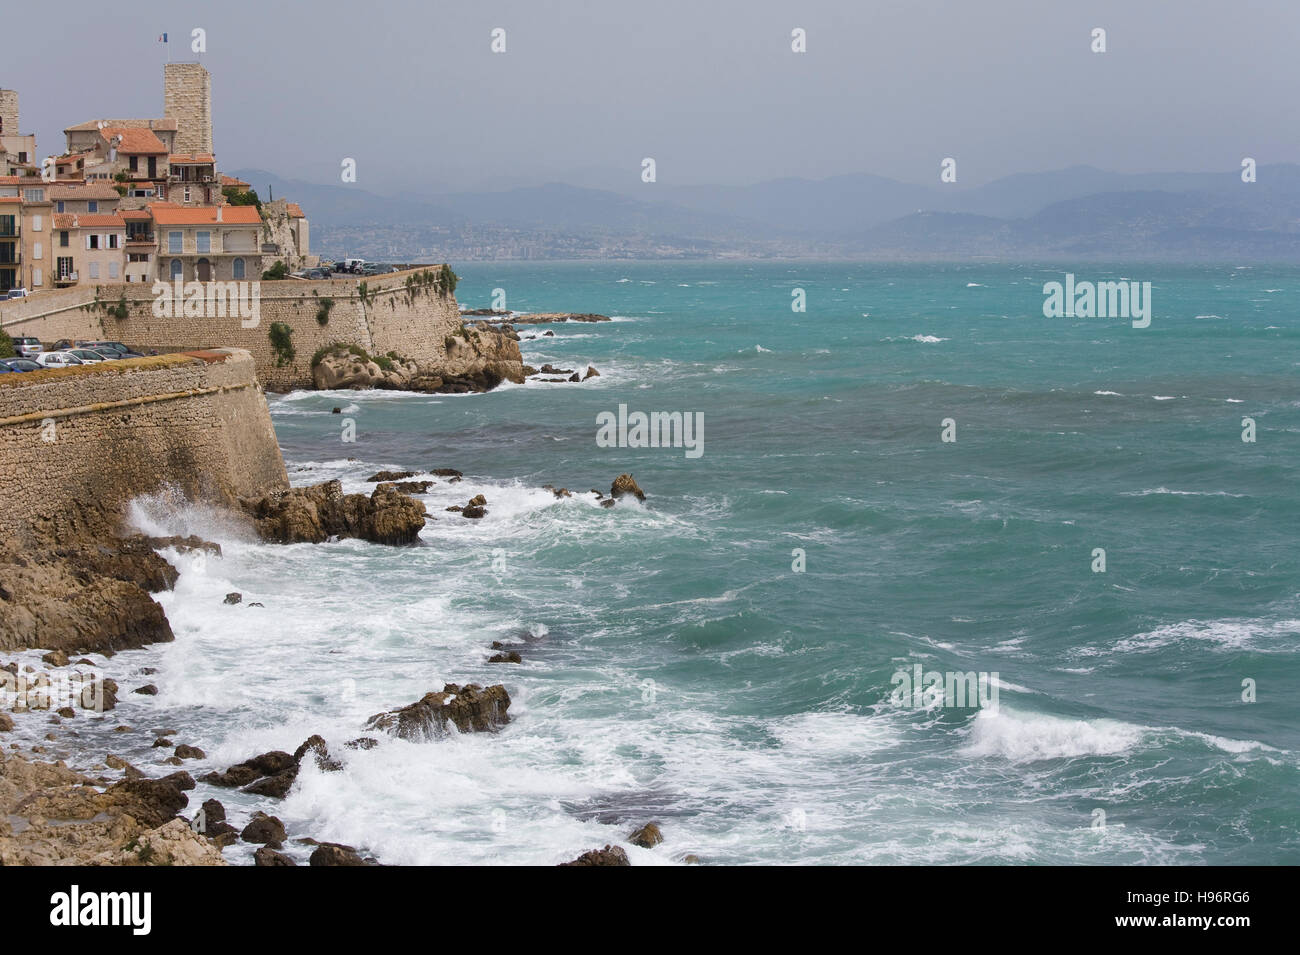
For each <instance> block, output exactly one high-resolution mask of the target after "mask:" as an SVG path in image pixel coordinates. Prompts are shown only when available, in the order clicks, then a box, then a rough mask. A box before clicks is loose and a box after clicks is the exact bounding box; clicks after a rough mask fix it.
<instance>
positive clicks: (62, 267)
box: [57, 255, 72, 279]
mask: <svg viewBox="0 0 1300 955" xmlns="http://www.w3.org/2000/svg"><path fill="white" fill-rule="evenodd" d="M57 264H58V268H59V278H61V279H66V278H71V277H72V256H70V255H68V256H62V255H61V256H59V261H58V263H57Z"/></svg>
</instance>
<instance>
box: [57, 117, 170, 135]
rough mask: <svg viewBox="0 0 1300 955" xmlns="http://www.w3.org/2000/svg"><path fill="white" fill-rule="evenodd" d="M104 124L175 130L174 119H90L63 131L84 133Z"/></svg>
mask: <svg viewBox="0 0 1300 955" xmlns="http://www.w3.org/2000/svg"><path fill="white" fill-rule="evenodd" d="M101 123H102V124H103V125H104V126H117V127H126V128H132V129H162V130H171V131H173V132H174V131H175V130H176V128H177V127H176V120H174V119H90V120H87V121H86V122H84V123H78V124H77V125H76V126H69V127H67V128H66V129H65V130H64V132H65V133H85V132H93V131H94V130H96V129H99V128H100V124H101Z"/></svg>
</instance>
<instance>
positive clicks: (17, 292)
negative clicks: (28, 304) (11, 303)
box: [5, 288, 29, 299]
mask: <svg viewBox="0 0 1300 955" xmlns="http://www.w3.org/2000/svg"><path fill="white" fill-rule="evenodd" d="M28 294H29V293H28V291H27V289H25V288H11V289H10V290H9V291H8V292H7V293H6V294H5V298H6V299H11V298H26V297H27V296H28Z"/></svg>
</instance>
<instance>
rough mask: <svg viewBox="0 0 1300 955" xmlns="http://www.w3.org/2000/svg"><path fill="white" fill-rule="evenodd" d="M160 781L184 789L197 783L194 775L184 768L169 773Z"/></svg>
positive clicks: (191, 787)
mask: <svg viewBox="0 0 1300 955" xmlns="http://www.w3.org/2000/svg"><path fill="white" fill-rule="evenodd" d="M162 782H165V783H171V784H172V785H173V786H175V787H176V788H177V789H184V790H186V791H189V790H191V789H193V788H194V787H195V786H197V785H198V784H197V783H196V782H194V777H193V776H191V775H190V774H189V773H187V772H185V771H184V770H181V771H180V772H178V773H169V774H168V775H166V776H164V777H163V778H162Z"/></svg>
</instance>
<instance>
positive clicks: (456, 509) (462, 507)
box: [447, 504, 465, 514]
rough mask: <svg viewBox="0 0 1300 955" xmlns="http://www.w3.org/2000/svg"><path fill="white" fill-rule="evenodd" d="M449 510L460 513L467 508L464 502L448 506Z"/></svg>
mask: <svg viewBox="0 0 1300 955" xmlns="http://www.w3.org/2000/svg"><path fill="white" fill-rule="evenodd" d="M447 510H449V511H453V512H454V513H456V514H459V513H460V512H461V511H463V510H465V505H464V504H453V505H452V506H451V507H449V508H447Z"/></svg>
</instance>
